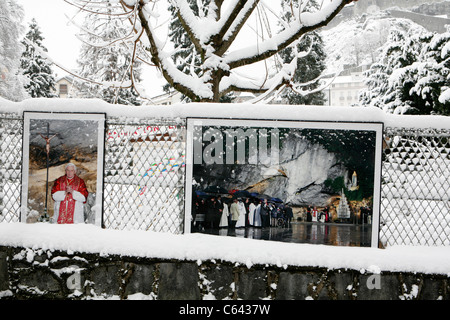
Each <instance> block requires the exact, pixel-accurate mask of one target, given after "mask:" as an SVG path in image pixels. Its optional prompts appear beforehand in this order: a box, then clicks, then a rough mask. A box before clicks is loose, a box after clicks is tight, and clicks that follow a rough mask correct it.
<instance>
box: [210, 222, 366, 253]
mask: <svg viewBox="0 0 450 320" xmlns="http://www.w3.org/2000/svg"><path fill="white" fill-rule="evenodd" d="M371 228H372V226H371V225H367V224H365V225H354V224H343V223H320V222H293V223H291V225H290V226H289V227H284V228H283V227H269V228H253V227H247V228H237V229H234V230H233V229H228V228H221V229H206V230H204V231H203V233H208V234H216V235H220V236H233V237H243V238H252V239H262V240H272V241H283V242H296V243H311V244H327V245H339V246H361V247H363V246H370V239H371Z"/></svg>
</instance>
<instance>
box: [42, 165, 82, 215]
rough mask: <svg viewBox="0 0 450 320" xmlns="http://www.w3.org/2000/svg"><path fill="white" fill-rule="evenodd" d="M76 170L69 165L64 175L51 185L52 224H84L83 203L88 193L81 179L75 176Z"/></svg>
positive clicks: (73, 166)
mask: <svg viewBox="0 0 450 320" xmlns="http://www.w3.org/2000/svg"><path fill="white" fill-rule="evenodd" d="M76 170H77V169H76V167H75V165H74V164H72V163H69V164H68V165H67V166H66V174H65V175H64V176H62V177H59V178H58V179H56V180H55V183H54V184H53V187H52V191H51V193H52V198H53V200H55V211H54V213H53V222H54V223H84V203H85V202H86V199H87V196H88V193H89V192H88V191H87V188H86V184H85V183H84V181H83V179H81V178H80V177H78V176H77V175H76Z"/></svg>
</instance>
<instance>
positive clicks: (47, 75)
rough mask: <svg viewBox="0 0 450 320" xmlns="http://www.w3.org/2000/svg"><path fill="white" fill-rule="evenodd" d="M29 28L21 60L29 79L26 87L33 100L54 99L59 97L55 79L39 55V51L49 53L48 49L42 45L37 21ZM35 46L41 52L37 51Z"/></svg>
mask: <svg viewBox="0 0 450 320" xmlns="http://www.w3.org/2000/svg"><path fill="white" fill-rule="evenodd" d="M29 28H30V29H29V31H28V33H27V34H26V36H25V39H24V40H23V41H22V44H23V46H24V47H25V50H24V51H23V53H22V58H21V59H20V66H21V68H22V70H23V74H24V75H25V76H26V77H27V79H28V83H27V84H25V86H24V87H25V89H26V91H27V92H28V94H29V95H30V96H31V97H32V98H40V97H43V98H54V97H56V96H57V95H56V94H55V78H54V77H53V75H52V69H51V67H50V64H49V63H48V62H47V60H46V59H45V57H42V56H41V54H40V53H39V50H42V51H43V52H47V48H45V47H44V45H43V44H42V40H44V38H43V36H42V33H41V31H40V30H39V26H38V25H37V22H36V20H35V19H32V21H31V23H30V26H29ZM35 46H36V47H38V48H39V50H36V48H35Z"/></svg>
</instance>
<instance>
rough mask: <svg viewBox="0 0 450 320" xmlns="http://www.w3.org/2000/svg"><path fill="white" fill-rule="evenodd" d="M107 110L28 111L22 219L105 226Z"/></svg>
mask: <svg viewBox="0 0 450 320" xmlns="http://www.w3.org/2000/svg"><path fill="white" fill-rule="evenodd" d="M104 139H105V114H97V113H46V112H24V130H23V165H22V194H21V221H22V222H26V223H33V222H38V221H43V222H51V223H61V224H62V223H90V224H94V225H97V226H101V225H102V211H103V164H104Z"/></svg>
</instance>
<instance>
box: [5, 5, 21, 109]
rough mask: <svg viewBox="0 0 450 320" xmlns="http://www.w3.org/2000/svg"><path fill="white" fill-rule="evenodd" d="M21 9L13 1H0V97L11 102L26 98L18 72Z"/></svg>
mask: <svg viewBox="0 0 450 320" xmlns="http://www.w3.org/2000/svg"><path fill="white" fill-rule="evenodd" d="M23 16H24V14H23V8H22V7H21V6H20V5H19V4H18V3H17V2H16V1H15V0H8V1H4V0H2V1H0V96H1V97H3V98H6V99H9V100H12V101H21V100H23V99H25V98H26V97H27V93H26V91H25V89H24V87H23V84H24V76H23V75H22V72H21V70H20V54H21V52H22V45H21V43H20V33H21V32H22V31H23V26H22V20H23Z"/></svg>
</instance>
